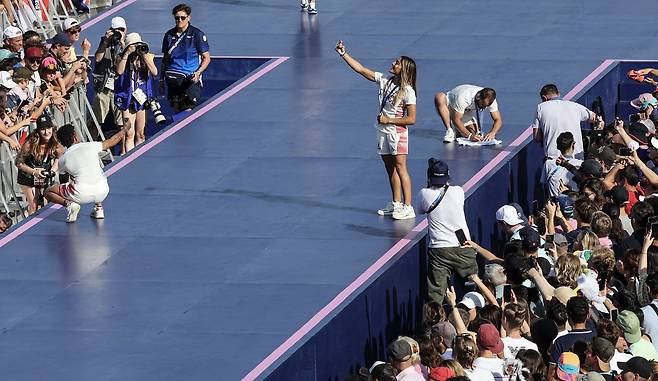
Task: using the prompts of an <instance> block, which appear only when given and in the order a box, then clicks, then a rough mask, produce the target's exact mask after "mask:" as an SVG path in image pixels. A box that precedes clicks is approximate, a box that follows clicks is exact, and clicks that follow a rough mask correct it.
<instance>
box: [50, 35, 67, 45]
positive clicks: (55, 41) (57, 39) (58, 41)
mask: <svg viewBox="0 0 658 381" xmlns="http://www.w3.org/2000/svg"><path fill="white" fill-rule="evenodd" d="M48 43H49V44H51V45H60V46H71V45H72V44H71V40H70V39H69V37H68V36H67V35H66V34H65V33H64V32H59V33H57V34H56V35H55V36H54V37H53V38H51V39H50V40H48Z"/></svg>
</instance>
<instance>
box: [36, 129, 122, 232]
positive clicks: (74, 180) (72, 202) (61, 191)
mask: <svg viewBox="0 0 658 381" xmlns="http://www.w3.org/2000/svg"><path fill="white" fill-rule="evenodd" d="M127 130H128V129H127V128H126V126H124V127H123V128H122V129H121V130H120V131H119V132H117V133H116V134H114V135H113V136H112V137H111V138H109V139H107V140H105V141H103V142H87V143H81V142H80V138H79V137H78V134H77V133H76V132H75V127H73V125H71V124H66V125H64V126H62V127H60V128H59V130H57V138H58V139H59V142H60V143H61V144H62V145H63V146H64V147H66V151H65V152H64V153H63V154H62V156H60V158H59V171H60V173H65V174H68V175H69V176H70V180H69V182H67V183H64V184H56V185H53V186H51V187H50V188H48V189H47V190H46V193H45V197H46V199H47V200H48V201H50V202H54V203H56V204H60V205H62V206H65V207H66V210H67V212H68V214H67V217H66V222H75V220H76V219H77V218H78V212H80V204H90V203H94V204H95V206H94V209H93V210H92V212H91V217H92V218H96V219H101V218H105V214H104V212H103V205H102V204H101V203H102V202H103V200H105V197H107V194H108V192H109V191H110V188H109V186H108V185H107V178H106V177H105V173H104V172H103V167H102V163H101V160H100V158H99V156H98V154H99V153H101V152H102V151H105V150H106V149H108V148H111V147H114V146H115V145H117V144H118V143H119V142H121V141H122V140H123V137H124V136H125V134H126V132H127Z"/></svg>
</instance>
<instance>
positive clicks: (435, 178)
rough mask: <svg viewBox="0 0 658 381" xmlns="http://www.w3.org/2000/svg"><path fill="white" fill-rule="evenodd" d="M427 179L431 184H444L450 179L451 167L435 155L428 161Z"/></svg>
mask: <svg viewBox="0 0 658 381" xmlns="http://www.w3.org/2000/svg"><path fill="white" fill-rule="evenodd" d="M427 179H428V181H429V182H430V185H438V186H443V185H446V183H448V180H450V169H449V168H448V164H446V163H445V162H444V161H441V160H436V159H434V158H433V157H432V158H430V159H429V160H428V162H427Z"/></svg>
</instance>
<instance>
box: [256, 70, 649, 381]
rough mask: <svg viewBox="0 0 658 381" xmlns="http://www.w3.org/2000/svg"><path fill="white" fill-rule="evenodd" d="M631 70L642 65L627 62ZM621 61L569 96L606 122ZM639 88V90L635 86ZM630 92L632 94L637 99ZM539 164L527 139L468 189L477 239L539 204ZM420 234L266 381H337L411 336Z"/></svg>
mask: <svg viewBox="0 0 658 381" xmlns="http://www.w3.org/2000/svg"><path fill="white" fill-rule="evenodd" d="M628 65H630V66H632V67H633V68H641V67H645V66H643V65H646V63H639V64H638V63H632V64H628ZM628 65H627V64H624V63H622V64H614V65H613V66H611V67H609V68H608V69H606V70H605V71H604V72H603V73H602V74H601V75H599V77H598V78H596V79H595V82H594V83H593V84H592V85H590V86H589V87H586V88H585V89H584V90H583V91H581V92H580V93H579V94H576V96H575V97H574V99H575V100H576V102H579V103H581V104H583V105H585V106H587V107H591V105H592V102H593V101H594V100H595V99H596V98H597V97H598V96H601V97H602V98H603V101H604V111H605V113H606V117H607V120H608V122H610V121H612V119H613V118H614V117H615V116H617V111H616V108H617V103H618V101H619V88H620V80H622V82H623V80H624V78H625V76H626V72H627V71H628V70H629V69H628V68H627V67H628ZM640 86H642V85H640ZM649 90H651V89H649ZM637 94H639V93H636V94H635V96H637ZM542 159H543V150H542V147H541V145H539V144H538V143H535V142H531V141H530V138H528V139H527V140H526V141H525V142H523V143H522V144H520V145H519V146H518V147H514V148H512V150H511V155H510V156H509V157H508V158H507V159H506V160H505V161H504V162H503V163H501V164H500V165H499V166H498V167H497V168H496V169H495V170H494V171H492V172H491V173H489V174H487V175H486V176H485V178H484V179H483V180H482V181H481V182H480V183H479V184H478V185H477V186H476V187H475V188H473V189H471V190H470V191H468V192H467V200H466V217H467V221H468V224H469V227H470V230H471V234H472V235H473V237H474V238H475V240H476V241H477V242H479V243H481V244H482V245H483V246H485V247H492V248H493V249H494V252H496V251H497V250H498V249H500V248H499V247H497V242H500V240H499V239H498V238H499V237H502V232H500V231H499V230H498V227H497V224H496V222H495V213H496V210H497V209H498V208H499V207H500V206H501V205H503V204H506V203H508V202H512V201H514V202H518V203H519V204H521V206H522V207H523V208H524V210H525V211H526V212H527V211H528V210H529V207H530V205H531V203H532V201H533V200H535V199H540V200H541V199H542V191H541V188H540V184H539V176H540V170H541V165H542V161H543V160H542ZM425 235H426V234H425V233H424V232H423V233H419V234H418V236H417V237H415V238H414V240H415V241H414V243H413V244H410V245H409V248H408V249H407V250H406V251H404V250H403V252H402V253H400V254H399V255H398V256H397V257H396V258H394V259H392V260H391V261H389V262H388V263H387V265H386V266H385V267H384V268H383V269H382V270H381V272H380V274H378V275H376V276H374V277H373V280H372V281H371V283H370V284H366V285H364V287H363V289H362V290H359V292H356V293H355V294H354V295H353V296H352V298H351V299H350V300H347V301H346V302H345V303H344V304H343V306H341V307H342V308H338V309H337V311H336V312H335V314H334V315H333V316H330V317H328V318H327V319H326V322H325V324H324V325H323V326H322V327H320V328H317V329H316V330H315V331H314V332H311V333H310V334H309V338H308V340H307V341H306V342H303V343H299V344H298V345H297V347H296V348H293V350H292V351H291V353H290V355H289V356H288V357H287V358H285V359H283V360H282V361H280V362H279V363H277V364H275V366H274V369H273V370H272V371H271V373H270V374H269V375H268V376H266V378H265V380H268V381H281V380H287V381H290V380H304V381H306V380H317V381H339V380H342V379H344V378H345V377H347V376H348V375H350V374H352V373H354V372H356V371H357V370H358V369H359V367H361V366H364V367H367V366H370V365H371V364H372V363H373V362H374V361H376V360H382V359H386V357H385V349H386V345H387V343H389V342H391V341H392V340H393V339H395V338H396V337H397V336H398V335H400V334H411V333H413V332H415V331H416V327H417V326H418V324H419V323H420V318H421V311H422V305H423V303H424V297H425V295H426V294H427V292H426V284H425V279H426V274H427V271H426V270H427V263H426V256H425Z"/></svg>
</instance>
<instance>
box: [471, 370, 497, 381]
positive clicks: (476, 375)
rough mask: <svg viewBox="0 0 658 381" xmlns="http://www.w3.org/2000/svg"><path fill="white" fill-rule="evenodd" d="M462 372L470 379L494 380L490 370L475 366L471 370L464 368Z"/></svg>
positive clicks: (478, 380) (477, 380)
mask: <svg viewBox="0 0 658 381" xmlns="http://www.w3.org/2000/svg"><path fill="white" fill-rule="evenodd" d="M464 373H466V376H468V378H469V379H470V380H471V381H496V380H495V379H494V376H493V374H491V372H489V371H488V370H486V369H482V368H478V367H475V366H474V369H473V370H470V369H466V368H464Z"/></svg>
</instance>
